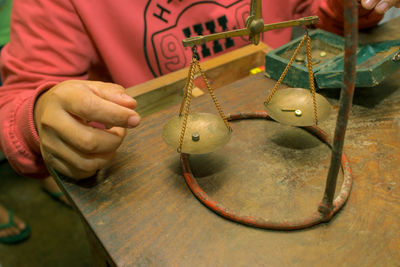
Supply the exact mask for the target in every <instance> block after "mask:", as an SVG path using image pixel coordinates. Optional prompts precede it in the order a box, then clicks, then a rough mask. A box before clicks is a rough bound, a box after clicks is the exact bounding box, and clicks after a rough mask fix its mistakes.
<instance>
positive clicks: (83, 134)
mask: <svg viewBox="0 0 400 267" xmlns="http://www.w3.org/2000/svg"><path fill="white" fill-rule="evenodd" d="M135 107H136V101H135V100H134V99H133V98H131V97H129V96H128V95H126V94H125V93H124V88H123V87H121V86H119V85H116V84H111V83H102V82H92V81H65V82H61V83H59V84H58V85H56V86H54V87H53V88H51V89H50V90H49V91H47V92H45V93H43V94H42V95H41V96H40V97H39V98H38V99H37V100H36V103H35V108H34V118H35V124H36V129H37V130H38V134H39V137H40V148H41V152H42V156H43V159H44V160H45V162H46V164H48V165H49V166H51V167H53V168H54V169H56V170H57V171H59V172H61V173H62V174H64V175H67V176H69V177H73V178H76V179H81V178H86V177H89V176H92V175H93V174H95V173H96V171H97V170H99V169H101V168H104V167H105V166H106V165H107V164H108V162H110V161H111V159H112V158H113V157H114V154H115V151H116V150H117V149H118V147H119V146H120V144H121V142H122V140H123V138H124V136H125V134H126V129H125V128H127V127H135V126H137V125H138V123H139V121H140V116H139V115H138V114H137V113H136V112H135V111H134V110H133V108H135ZM101 124H102V125H106V126H107V127H109V129H103V128H102V127H97V126H98V125H101Z"/></svg>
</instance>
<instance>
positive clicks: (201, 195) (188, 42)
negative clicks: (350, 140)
mask: <svg viewBox="0 0 400 267" xmlns="http://www.w3.org/2000/svg"><path fill="white" fill-rule="evenodd" d="M344 18H345V21H344V33H345V57H344V77H343V85H342V89H341V94H340V99H339V112H338V116H337V122H336V129H335V133H334V138H333V143H332V144H330V142H329V137H328V135H327V134H326V133H325V132H323V131H322V130H321V129H320V128H318V127H317V126H305V127H303V128H304V129H305V130H307V131H308V132H310V133H311V134H313V135H315V136H317V137H318V138H319V139H320V140H321V141H323V142H324V143H326V144H328V146H330V147H331V149H332V154H331V161H330V167H329V171H328V175H327V180H326V185H325V192H324V196H323V198H322V201H321V203H320V204H319V207H318V209H317V211H316V212H314V213H313V214H312V215H311V216H309V217H306V218H300V219H295V220H290V221H289V220H278V221H274V220H270V219H264V218H259V217H256V216H251V215H243V214H240V213H238V212H235V211H232V210H229V209H228V208H226V207H224V206H223V205H221V204H220V203H218V202H216V201H214V200H212V199H211V198H210V197H209V196H208V195H207V194H206V193H205V192H204V191H203V190H202V189H201V188H200V186H199V184H198V183H197V181H196V180H195V178H194V176H193V174H192V172H191V170H190V165H189V162H188V156H189V155H188V154H187V153H185V151H184V150H183V149H182V147H184V144H185V143H184V136H185V130H186V131H188V130H187V129H186V123H187V119H188V114H189V105H190V98H191V88H190V86H193V85H192V84H191V85H190V82H189V83H187V86H186V88H185V97H184V99H183V102H182V106H181V111H180V114H179V116H178V119H177V120H178V121H179V120H181V121H183V123H182V126H181V127H182V129H181V130H179V129H178V130H176V129H174V127H175V128H176V125H175V126H171V124H170V123H167V125H168V124H169V125H170V126H168V127H166V126H167V125H166V126H165V127H164V130H163V137H164V140H165V141H166V142H167V143H168V144H170V145H172V144H173V146H175V148H177V149H178V152H179V153H180V154H181V164H182V169H183V174H184V178H185V180H186V183H187V185H188V186H189V188H190V189H191V191H192V192H193V194H194V195H195V196H196V197H197V198H198V199H199V200H200V201H201V202H202V203H203V204H204V205H206V206H207V207H208V208H210V209H211V210H213V211H214V212H216V213H217V214H219V215H221V216H223V217H225V218H226V219H229V220H232V221H235V222H239V223H242V224H245V225H250V226H254V227H259V228H264V229H277V230H296V229H303V228H307V227H310V226H313V225H316V224H318V223H321V222H327V221H329V220H330V219H331V218H332V217H333V215H334V214H335V213H336V212H338V211H339V210H340V208H342V207H343V205H344V204H345V202H346V200H347V199H348V197H349V195H350V191H351V186H352V173H351V168H350V165H349V162H348V160H347V158H346V156H345V155H344V153H343V144H344V137H345V132H346V128H347V121H348V117H349V112H350V109H351V105H352V100H353V94H354V81H355V74H356V50H357V39H358V23H357V22H358V5H357V0H345V1H344ZM317 21H318V17H315V16H314V17H307V18H302V19H299V20H292V21H287V22H280V23H274V24H265V25H264V21H263V20H262V18H261V0H252V1H251V6H250V16H249V17H248V18H247V20H246V28H245V29H239V30H234V31H228V32H223V33H216V34H212V35H207V36H197V37H192V38H188V39H185V40H183V45H184V46H191V47H195V46H196V45H199V44H203V43H205V42H207V41H213V40H219V39H223V38H228V37H234V36H246V35H247V36H249V39H250V41H251V42H252V43H253V44H258V43H259V40H260V34H261V33H262V32H265V31H268V30H271V29H277V28H283V27H291V26H298V25H310V24H314V23H316V22H317ZM194 58H195V55H194ZM310 62H311V60H310ZM198 66H199V65H198ZM192 69H193V68H192V66H191V67H190V71H192ZM191 75H193V73H190V76H191ZM203 79H205V77H203ZM310 82H311V78H310ZM188 84H189V85H188ZM188 86H189V87H188ZM210 93H211V91H210ZM313 93H314V92H313ZM212 97H213V95H212ZM188 98H189V101H188ZM213 100H214V102H215V103H216V106H217V108H218V105H217V102H216V101H215V99H214V97H213ZM313 101H314V107H315V98H314V99H313ZM183 106H185V109H186V108H187V111H186V112H185V117H186V119H185V117H182V114H181V113H182V107H183ZM218 110H219V111H220V109H219V108H218ZM295 111H296V110H295ZM298 113H299V112H298ZM220 115H221V117H222V119H224V120H223V122H226V123H225V125H224V127H225V126H226V128H224V129H225V131H229V134H230V132H231V130H230V127H229V125H228V124H227V121H232V120H241V119H252V118H263V119H268V118H269V115H268V114H267V113H266V112H247V113H239V114H234V115H230V116H228V117H225V116H224V115H223V113H222V110H221V111H220ZM294 115H299V114H297V113H296V112H295V113H294ZM300 115H301V113H300ZM175 120H176V119H175ZM185 121H186V122H185ZM315 122H317V115H316V114H315ZM168 131H169V132H170V133H169V134H167V135H165V133H166V132H168ZM174 131H175V133H174ZM171 133H172V134H171ZM177 133H178V134H177ZM179 133H180V135H179ZM182 133H183V134H182ZM224 134H225V135H228V133H224ZM174 135H175V136H174ZM176 135H178V136H179V140H180V141H179V147H176V141H174V142H171V139H174V140H177V139H178V138H177V137H176ZM229 136H230V135H229ZM200 138H201V137H198V136H197V135H196V138H195V137H194V135H193V134H192V136H191V140H190V141H192V142H198V141H199V140H200ZM194 152H196V149H195V150H194ZM340 168H342V171H343V175H344V180H343V183H342V187H341V189H340V192H339V194H338V195H337V197H336V198H335V199H334V195H335V191H336V182H337V177H338V173H339V169H340Z"/></svg>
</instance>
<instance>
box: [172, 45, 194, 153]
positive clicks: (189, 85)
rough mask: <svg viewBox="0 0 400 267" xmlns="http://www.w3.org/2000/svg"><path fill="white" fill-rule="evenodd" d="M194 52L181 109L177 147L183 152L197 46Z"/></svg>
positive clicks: (179, 151)
mask: <svg viewBox="0 0 400 267" xmlns="http://www.w3.org/2000/svg"><path fill="white" fill-rule="evenodd" d="M192 52H193V57H192V61H191V62H190V67H189V75H188V80H189V81H188V82H187V83H186V86H185V93H184V96H183V99H182V103H181V108H180V110H179V116H182V110H183V109H184V113H183V121H182V128H181V133H180V135H179V146H178V149H177V151H178V153H181V151H182V145H183V138H184V137H185V132H186V125H187V120H188V117H189V111H190V103H191V101H192V90H193V83H194V74H195V72H196V64H195V60H196V57H198V54H197V51H196V47H195V46H194V47H193V48H192Z"/></svg>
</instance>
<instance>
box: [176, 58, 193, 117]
mask: <svg viewBox="0 0 400 267" xmlns="http://www.w3.org/2000/svg"><path fill="white" fill-rule="evenodd" d="M193 68H194V64H193V60H192V61H191V62H190V66H189V71H188V77H187V79H186V84H185V90H184V93H183V98H182V103H181V107H180V108H179V116H182V111H183V108H184V106H185V103H186V98H187V95H188V88H189V83H190V81H193V79H194V77H193V78H191V77H192V76H194V71H193Z"/></svg>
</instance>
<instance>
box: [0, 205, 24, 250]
mask: <svg viewBox="0 0 400 267" xmlns="http://www.w3.org/2000/svg"><path fill="white" fill-rule="evenodd" d="M8 216H9V219H8V223H5V224H0V230H3V229H6V228H10V227H17V225H16V224H15V221H14V216H13V211H12V210H8ZM30 233H31V230H30V227H29V225H27V224H26V223H25V229H23V230H21V232H19V234H17V235H11V236H6V237H0V243H4V244H16V243H19V242H21V241H24V240H25V239H27V238H28V237H29V236H30Z"/></svg>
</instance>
